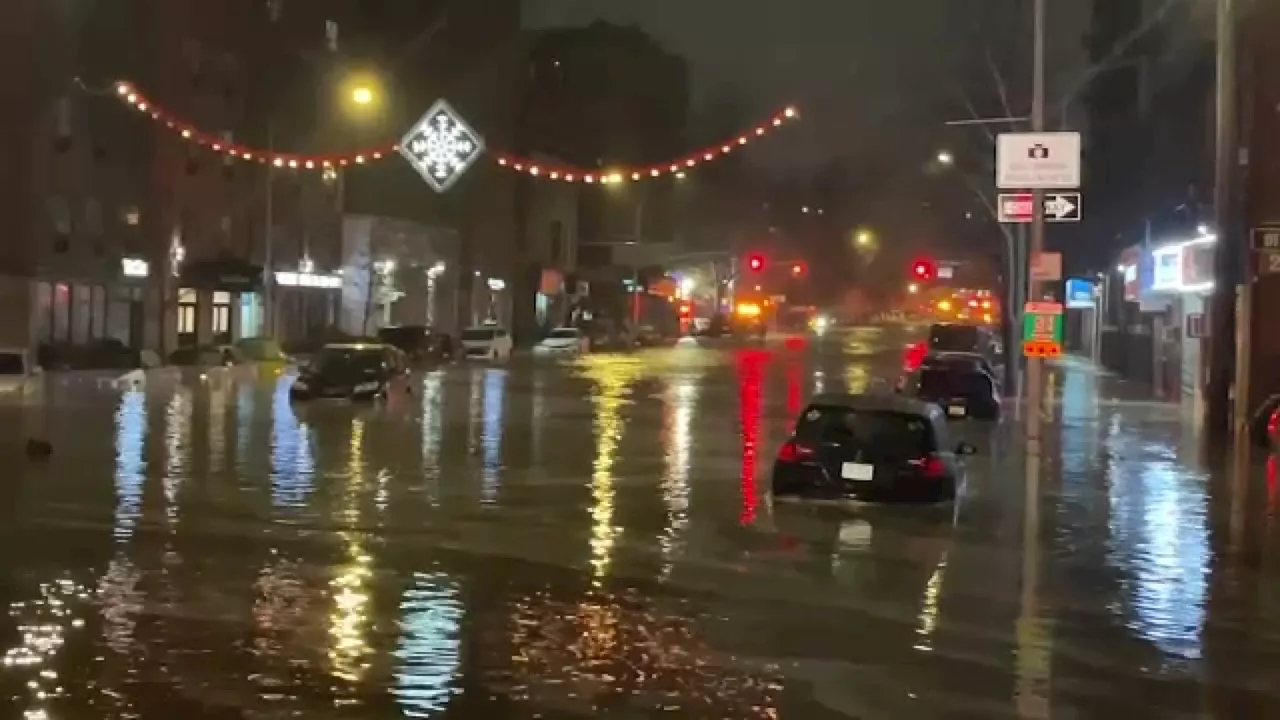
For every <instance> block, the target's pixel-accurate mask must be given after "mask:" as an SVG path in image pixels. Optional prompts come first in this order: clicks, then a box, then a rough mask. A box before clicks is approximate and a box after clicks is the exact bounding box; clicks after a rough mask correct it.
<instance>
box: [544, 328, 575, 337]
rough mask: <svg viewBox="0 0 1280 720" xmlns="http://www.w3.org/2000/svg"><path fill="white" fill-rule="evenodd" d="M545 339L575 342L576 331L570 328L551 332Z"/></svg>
mask: <svg viewBox="0 0 1280 720" xmlns="http://www.w3.org/2000/svg"><path fill="white" fill-rule="evenodd" d="M547 338H548V339H550V340H576V339H577V338H578V331H577V330H574V329H572V328H567V329H563V330H553V331H551V334H550V335H548V336H547Z"/></svg>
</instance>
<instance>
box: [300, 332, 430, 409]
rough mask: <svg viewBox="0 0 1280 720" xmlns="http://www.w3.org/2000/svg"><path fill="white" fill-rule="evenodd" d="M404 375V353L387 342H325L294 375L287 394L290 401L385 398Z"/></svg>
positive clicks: (406, 370)
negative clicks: (296, 375) (311, 358)
mask: <svg viewBox="0 0 1280 720" xmlns="http://www.w3.org/2000/svg"><path fill="white" fill-rule="evenodd" d="M407 374H408V367H407V364H406V361H405V355H404V353H403V352H401V351H400V350H398V349H396V348H394V347H392V346H390V345H382V344H377V343H352V344H339V345H325V346H324V347H323V348H321V349H320V352H319V353H317V354H316V356H315V358H314V359H313V360H312V361H311V362H310V363H309V364H308V365H306V366H305V367H304V368H303V369H302V371H301V372H300V373H299V374H298V379H297V380H295V381H294V383H293V386H292V387H291V388H290V389H289V396H290V397H291V398H292V399H294V400H318V399H326V398H329V399H349V400H373V399H376V398H385V397H386V396H387V394H388V393H390V392H391V391H392V390H393V389H395V388H396V387H397V383H399V382H401V381H402V380H403V378H404V377H405V376H406V375H407ZM405 387H406V388H407V385H406V386H405Z"/></svg>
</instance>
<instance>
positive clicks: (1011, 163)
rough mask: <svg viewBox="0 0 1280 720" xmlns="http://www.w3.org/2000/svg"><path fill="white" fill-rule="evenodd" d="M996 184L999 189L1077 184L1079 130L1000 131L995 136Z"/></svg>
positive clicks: (1070, 185) (1050, 187)
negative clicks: (1049, 131)
mask: <svg viewBox="0 0 1280 720" xmlns="http://www.w3.org/2000/svg"><path fill="white" fill-rule="evenodd" d="M996 187H998V188H1000V189H1001V190H1071V189H1074V188H1078V187H1080V133H1074V132H1053V133H1001V134H1000V136H999V137H997V138H996Z"/></svg>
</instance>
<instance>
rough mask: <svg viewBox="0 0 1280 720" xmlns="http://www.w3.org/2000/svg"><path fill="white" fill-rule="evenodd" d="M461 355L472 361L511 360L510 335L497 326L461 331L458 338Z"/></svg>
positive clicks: (483, 326) (484, 326) (504, 329)
mask: <svg viewBox="0 0 1280 720" xmlns="http://www.w3.org/2000/svg"><path fill="white" fill-rule="evenodd" d="M458 340H459V342H460V343H461V344H462V353H463V355H464V356H466V357H467V358H468V359H473V360H499V361H504V360H509V359H511V333H510V332H508V331H507V329H506V328H502V327H498V326H497V325H482V326H480V327H473V328H468V329H466V330H463V331H462V335H461V336H460V337H459V338H458Z"/></svg>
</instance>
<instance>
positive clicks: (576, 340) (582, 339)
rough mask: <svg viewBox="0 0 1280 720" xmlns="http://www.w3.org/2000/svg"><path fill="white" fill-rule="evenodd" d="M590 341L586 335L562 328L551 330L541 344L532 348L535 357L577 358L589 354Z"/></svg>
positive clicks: (578, 331)
mask: <svg viewBox="0 0 1280 720" xmlns="http://www.w3.org/2000/svg"><path fill="white" fill-rule="evenodd" d="M590 349H591V340H590V339H589V338H588V337H587V335H586V333H584V332H582V331H581V330H579V329H578V328H574V327H562V328H556V329H555V330H552V331H551V333H550V334H548V335H547V336H546V337H545V338H543V339H542V342H539V343H538V344H537V345H535V346H534V347H533V353H534V354H535V355H542V356H578V355H582V354H583V353H586V352H589V351H590Z"/></svg>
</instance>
